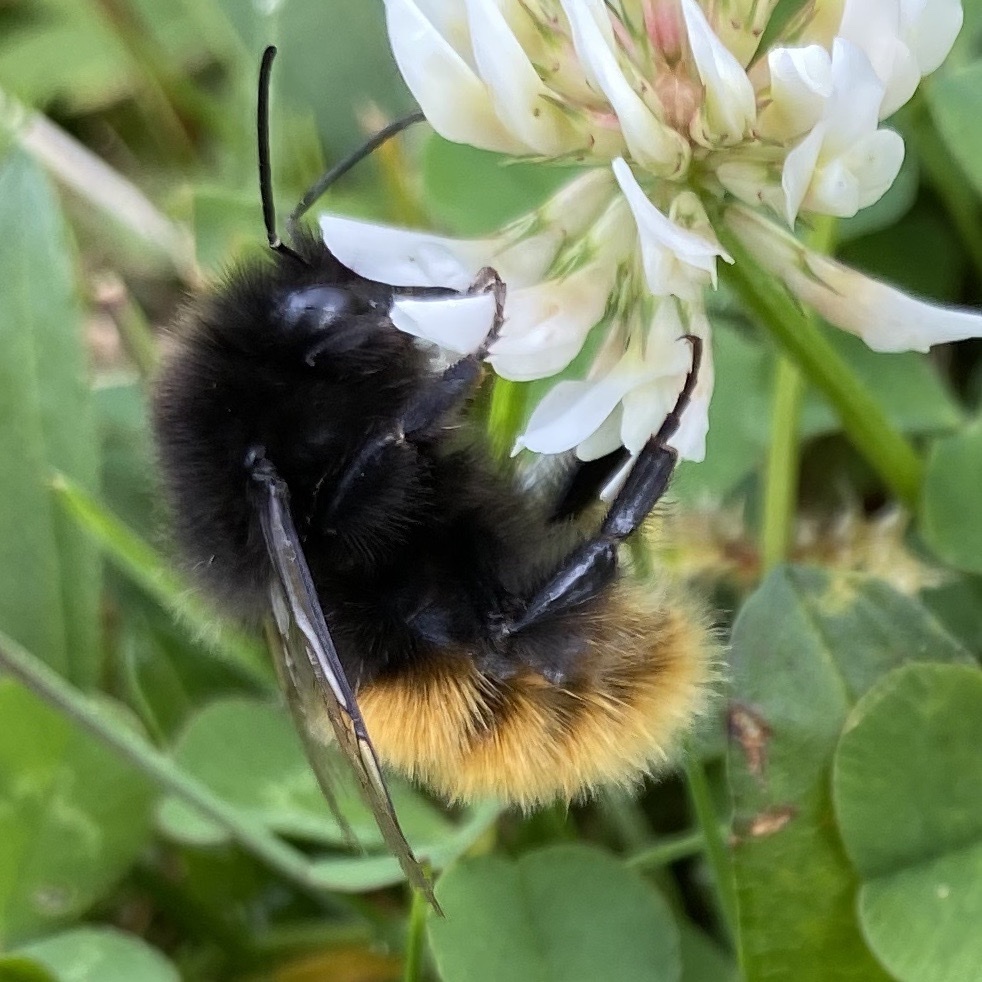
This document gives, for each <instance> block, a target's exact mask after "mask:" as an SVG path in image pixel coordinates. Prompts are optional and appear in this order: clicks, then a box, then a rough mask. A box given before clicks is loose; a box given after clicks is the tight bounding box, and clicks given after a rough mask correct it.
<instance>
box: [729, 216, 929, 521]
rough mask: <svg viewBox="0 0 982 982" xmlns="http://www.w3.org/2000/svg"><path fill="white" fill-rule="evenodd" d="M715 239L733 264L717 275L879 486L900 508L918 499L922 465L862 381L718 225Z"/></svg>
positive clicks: (802, 312)
mask: <svg viewBox="0 0 982 982" xmlns="http://www.w3.org/2000/svg"><path fill="white" fill-rule="evenodd" d="M718 231H719V238H720V241H721V242H722V244H723V246H724V248H725V249H726V250H727V251H728V252H729V253H730V255H731V256H733V258H734V260H735V262H734V263H732V264H730V263H720V275H721V277H722V278H723V279H724V280H725V282H726V283H727V285H728V286H729V287H730V288H731V289H732V290H733V291H734V292H735V293H736V294H737V296H739V298H740V299H741V300H742V301H743V303H744V306H745V307H746V309H747V310H748V311H749V312H750V313H752V314H753V315H754V316H755V317H756V318H757V319H758V320H759V321H760V322H761V323H762V324H763V325H764V326H765V327H766V328H767V329H768V330H769V331H770V332H771V334H772V335H773V336H774V337H775V339H776V340H777V341H778V343H779V344H780V345H781V347H782V348H783V350H784V352H785V353H786V354H787V355H788V357H789V358H790V359H791V360H792V361H793V362H794V363H795V364H796V365H797V366H798V368H799V369H800V370H801V372H802V373H803V374H804V376H805V378H807V380H808V381H809V382H811V383H812V384H813V385H814V386H815V387H816V388H817V389H819V391H821V392H822V393H823V394H824V395H825V397H826V398H827V399H828V401H829V402H830V403H831V405H832V407H833V408H834V409H835V411H836V413H837V414H838V416H839V419H840V420H841V421H842V426H843V428H844V429H845V432H846V435H847V436H848V437H849V439H850V440H851V441H852V443H853V445H854V446H855V447H856V448H857V449H858V450H859V452H860V453H861V454H862V455H863V456H864V457H865V458H866V460H868V461H869V463H870V464H871V466H872V467H873V468H874V469H875V470H876V472H877V473H878V474H879V475H880V477H881V478H882V479H883V481H884V483H885V484H886V485H887V486H888V487H889V488H890V489H891V490H892V491H893V493H894V494H895V495H896V496H897V497H898V498H899V499H900V500H901V501H902V502H903V503H904V504H905V505H908V506H910V507H913V506H914V505H916V504H917V501H918V499H919V497H920V489H921V484H922V482H923V479H924V462H923V461H922V460H921V458H920V457H919V456H918V454H917V451H916V450H915V449H914V447H913V446H912V445H911V443H910V442H909V441H908V440H907V439H906V438H905V437H904V436H903V434H902V433H900V432H899V431H898V430H896V429H895V428H894V426H893V425H892V424H891V423H890V421H889V419H887V417H886V415H885V414H884V412H883V409H882V408H881V407H880V405H879V403H878V402H877V401H876V400H875V399H874V398H873V397H872V396H871V395H870V394H869V391H868V389H867V388H866V387H865V386H864V385H863V382H862V381H861V380H860V379H859V378H858V377H857V376H856V374H855V372H853V371H852V369H851V368H850V367H849V365H848V363H847V362H846V361H844V360H843V358H842V357H841V356H840V355H839V353H838V352H837V351H836V350H835V348H833V347H832V345H831V344H830V343H829V342H828V341H827V340H826V338H825V337H824V336H823V335H822V332H821V330H820V329H819V327H818V325H817V324H815V323H813V322H812V320H811V318H810V316H809V315H808V314H807V313H805V312H804V311H803V310H802V309H801V307H800V306H798V304H797V303H796V301H795V300H794V299H793V298H792V297H791V295H790V294H788V293H787V292H786V291H785V290H784V289H783V287H782V286H781V285H780V284H779V283H778V282H777V281H776V280H775V278H774V277H773V276H771V275H770V274H768V273H767V272H766V271H765V270H763V269H762V268H761V267H760V266H759V265H758V264H757V263H756V262H755V261H754V258H753V256H752V255H751V254H750V252H748V250H747V249H746V248H745V247H744V246H743V244H742V243H741V242H740V240H739V239H738V238H737V237H736V236H735V235H733V234H732V233H731V232H730V231H729V230H728V229H726V228H725V226H723V225H722V223H720V228H719V229H718Z"/></svg>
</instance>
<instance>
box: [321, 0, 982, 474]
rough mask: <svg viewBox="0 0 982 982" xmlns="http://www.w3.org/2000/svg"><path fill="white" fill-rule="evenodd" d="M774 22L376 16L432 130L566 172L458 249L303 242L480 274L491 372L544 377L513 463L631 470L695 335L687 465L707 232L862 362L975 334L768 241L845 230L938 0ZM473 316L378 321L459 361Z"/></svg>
mask: <svg viewBox="0 0 982 982" xmlns="http://www.w3.org/2000/svg"><path fill="white" fill-rule="evenodd" d="M777 5H778V0H385V11H386V19H387V25H388V31H389V37H390V40H391V44H392V50H393V52H394V54H395V57H396V61H397V63H398V65H399V68H400V70H401V71H402V74H403V77H404V78H405V80H406V82H407V84H408V85H409V88H410V89H411V90H412V92H413V95H414V96H415V97H416V99H417V101H418V102H419V105H420V106H421V108H422V109H423V111H424V112H425V114H426V116H427V118H428V119H429V121H430V122H431V123H432V125H433V127H434V128H435V129H436V130H437V132H439V133H440V134H441V135H442V136H444V137H445V138H446V139H449V140H452V141H456V142H461V143H467V144H471V145H473V146H476V147H481V148H484V149H487V150H493V151H497V152H500V153H504V154H510V155H512V156H517V157H522V158H527V159H542V160H544V161H554V162H556V163H561V164H563V163H564V164H569V163H575V164H579V165H581V166H584V167H586V168H588V169H586V170H585V171H584V172H582V173H580V174H578V175H577V176H575V177H574V178H572V180H571V181H570V182H569V183H568V184H567V185H566V186H565V187H564V188H562V189H561V190H560V191H559V192H558V194H556V195H555V196H554V197H553V198H552V199H551V200H550V201H548V202H547V203H546V204H545V205H543V206H542V207H541V208H540V209H538V210H537V211H535V212H533V213H531V214H530V215H526V216H524V217H523V218H522V219H520V220H518V221H517V222H514V223H512V224H510V225H509V226H507V227H506V228H503V229H501V230H500V231H499V232H498V233H496V234H495V235H492V236H490V237H487V238H482V239H470V240H464V239H450V238H444V237H440V236H436V235H432V234H429V233H423V232H418V231H410V230H405V229H391V228H386V227H383V226H378V225H373V224H370V223H365V222H356V221H353V220H351V219H346V218H341V217H339V216H334V215H329V216H326V217H325V218H324V219H323V221H322V230H323V233H324V237H325V240H326V242H327V244H328V246H329V247H330V248H331V250H332V251H333V252H334V253H335V255H336V256H337V257H338V258H339V259H340V260H341V261H342V262H343V263H345V264H346V265H348V266H349V267H350V268H352V269H354V270H355V271H356V272H358V273H361V274H362V275H365V276H368V277H371V278H373V279H376V280H380V281H383V282H387V283H392V284H395V285H402V286H445V287H451V288H454V289H456V290H466V288H467V286H468V284H469V283H470V282H471V281H472V279H473V277H474V275H475V273H476V272H477V270H479V269H480V268H481V267H483V266H493V267H494V268H495V269H497V270H498V272H499V274H500V275H501V277H502V278H503V279H504V281H505V282H506V284H507V286H508V297H507V302H506V310H505V323H504V327H503V330H502V332H501V336H500V338H499V340H498V341H497V342H496V343H495V345H494V346H493V347H492V349H491V352H490V360H491V363H492V365H493V366H494V368H495V370H496V371H497V372H498V374H500V375H502V376H503V377H505V378H509V379H513V380H517V381H530V380H533V379H542V378H550V377H553V376H560V375H561V373H562V375H561V377H558V378H557V381H556V383H555V384H554V385H553V386H552V388H551V389H550V390H549V391H548V392H547V393H546V395H545V396H544V398H542V400H541V401H540V403H539V404H538V405H537V406H536V407H535V408H534V410H533V411H532V413H531V416H530V418H529V420H528V423H527V426H526V429H525V431H524V432H523V433H522V434H521V435H520V436H519V439H518V444H517V448H527V449H529V450H533V451H536V452H539V453H557V452H561V451H565V450H568V449H570V448H573V447H575V448H576V450H577V452H578V454H579V455H580V457H581V458H583V459H590V458H593V457H598V456H601V455H603V454H605V453H607V452H608V451H610V450H612V449H615V448H616V447H618V446H624V447H627V448H628V449H629V450H630V451H632V453H636V452H637V451H638V450H639V449H640V448H641V447H642V446H643V445H644V443H645V441H646V440H647V439H648V438H649V437H650V436H651V434H652V433H653V432H654V431H656V430H657V429H658V427H659V426H660V424H661V422H662V420H663V419H664V417H665V414H666V413H667V412H668V411H669V410H670V409H671V407H672V406H673V404H674V402H675V400H676V398H677V395H678V392H679V390H680V388H681V385H682V383H683V381H684V378H685V375H686V372H687V371H688V368H689V365H690V359H691V352H690V350H689V345H687V344H686V343H684V341H682V340H681V339H682V338H683V336H684V335H686V334H696V335H699V336H700V337H702V338H704V339H705V341H706V342H707V344H706V345H705V348H706V351H707V357H706V359H705V361H704V364H703V368H702V371H701V373H700V376H699V379H698V385H697V388H696V392H695V395H694V398H693V399H692V402H691V404H690V406H689V408H688V410H687V411H686V413H685V414H684V417H683V420H682V426H681V428H680V429H679V431H678V433H677V434H676V435H675V437H674V439H673V444H674V445H675V447H676V448H677V449H678V451H679V453H680V455H681V456H682V457H685V458H688V459H693V460H698V459H701V457H702V455H703V453H704V446H705V435H706V429H707V425H708V423H707V412H708V406H709V401H710V398H711V395H712V386H713V368H712V360H711V352H709V344H708V341H709V335H710V331H709V323H708V320H707V318H706V313H705V308H704V301H703V298H704V294H705V291H706V289H707V288H712V287H715V285H716V276H717V266H716V263H717V260H720V259H721V260H723V261H724V262H732V259H731V258H730V256H728V255H727V253H726V252H725V250H724V249H723V248H722V246H721V245H720V242H719V238H718V237H717V231H718V230H721V229H722V228H723V226H724V225H725V227H726V228H727V230H728V232H729V233H731V234H734V235H736V236H737V238H738V239H739V240H740V241H741V242H742V243H743V244H744V245H745V246H747V247H749V249H750V250H751V251H752V253H753V254H754V256H755V257H756V258H757V260H758V261H759V263H760V264H761V266H762V267H763V268H765V269H767V270H768V271H770V273H771V274H773V275H774V276H775V277H777V278H779V279H780V280H781V281H782V282H783V283H784V284H785V286H786V287H787V289H789V290H790V291H792V293H794V294H795V295H796V296H797V297H799V298H800V299H801V300H802V301H803V302H805V303H807V304H810V305H812V306H813V307H814V308H815V309H816V310H818V311H819V312H820V313H821V314H822V315H823V316H825V317H826V318H828V319H829V320H830V321H831V322H832V323H833V324H836V325H838V326H839V327H841V328H843V329H845V330H848V331H851V332H853V333H855V334H858V335H859V336H860V337H862V338H863V339H864V340H865V341H866V342H867V343H868V344H869V345H870V346H871V347H873V348H874V349H876V350H881V351H886V350H889V351H897V350H904V349H917V350H924V349H926V348H927V347H929V346H930V345H931V344H936V343H940V342H943V341H950V340H953V339H957V338H964V337H970V336H976V335H979V334H982V317H979V316H978V315H976V314H972V313H968V312H965V311H953V310H950V309H945V308H940V307H933V306H931V305H928V304H924V303H921V302H920V301H914V300H911V299H910V298H907V297H904V296H903V295H902V294H901V293H899V292H898V291H896V290H893V289H892V288H890V287H887V286H885V285H884V284H879V283H875V282H874V281H872V280H869V279H868V278H866V277H863V276H861V275H860V274H859V273H856V272H853V271H851V270H848V269H847V268H846V267H844V266H842V265H841V264H839V263H836V262H833V261H832V260H829V259H827V258H824V257H821V256H818V255H816V254H814V253H811V252H809V251H808V250H806V249H805V248H804V247H803V246H802V245H801V244H800V243H799V242H798V241H797V240H796V239H795V238H794V236H793V235H792V234H791V233H790V232H789V231H787V228H788V226H789V225H790V226H792V227H793V226H794V224H795V222H796V220H797V219H799V218H800V217H802V216H807V215H809V214H824V215H833V216H851V215H854V214H855V213H856V212H857V211H858V210H860V209H861V208H864V207H866V206H867V205H870V204H872V203H873V202H875V201H876V200H877V199H878V198H880V196H881V195H882V194H883V193H884V192H885V191H886V190H887V189H888V188H889V187H890V185H891V184H892V182H893V180H894V179H895V177H896V176H897V173H898V171H899V169H900V165H901V163H902V161H903V156H904V144H903V140H902V138H901V137H900V136H899V135H898V134H897V133H895V132H894V131H892V130H890V129H888V128H884V127H882V126H881V121H882V120H883V119H885V118H886V117H887V116H888V115H890V113H892V112H893V111H894V110H896V109H897V108H898V107H899V106H901V105H902V104H903V103H904V102H906V101H907V100H908V99H909V98H910V96H911V95H912V94H913V92H914V90H915V88H916V86H917V83H918V82H919V80H920V78H921V77H922V76H923V75H924V74H927V73H928V72H931V71H933V70H934V69H935V68H937V67H938V65H940V64H941V62H942V61H943V59H944V57H945V56H946V55H947V53H948V51H949V50H950V48H951V46H952V44H953V43H954V39H955V36H956V35H957V33H958V30H959V28H960V26H961V20H962V9H961V3H960V0H810V2H808V3H805V4H801V5H799V7H798V9H797V11H796V12H795V13H794V15H793V16H791V18H790V19H787V20H786V22H785V23H784V24H783V26H782V28H781V29H780V30H779V31H777V32H771V33H770V34H766V35H765V32H766V30H767V29H768V27H769V26H770V19H771V15H772V14H773V12H774V10H775V8H776V7H777ZM762 36H767V37H769V38H770V41H769V45H768V47H767V48H766V49H764V48H762V47H761V45H760V40H761V37H762ZM782 225H783V227H782ZM487 317H488V301H487V298H485V297H478V296H463V297H459V298H456V299H453V300H448V301H442V300H419V299H413V298H410V297H407V298H404V299H400V300H398V301H397V303H396V305H395V308H394V312H393V319H394V320H395V322H396V323H397V325H398V326H400V327H401V328H403V329H404V330H407V331H409V332H410V333H412V334H415V335H417V336H419V337H422V338H425V339H427V340H430V341H433V342H435V343H437V344H440V345H441V346H443V347H445V348H447V349H450V350H452V351H458V352H463V351H468V350H474V349H475V348H476V347H477V345H478V344H479V343H480V341H481V338H482V337H483V331H484V330H486V325H487ZM586 352H591V353H592V354H590V355H589V356H587V355H586ZM581 355H582V357H578V356H581ZM571 366H572V367H571Z"/></svg>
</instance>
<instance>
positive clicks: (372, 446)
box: [323, 269, 504, 522]
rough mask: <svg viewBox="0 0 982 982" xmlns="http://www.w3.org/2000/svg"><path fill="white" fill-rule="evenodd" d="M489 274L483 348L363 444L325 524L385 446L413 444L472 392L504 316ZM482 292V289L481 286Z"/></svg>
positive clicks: (500, 293)
mask: <svg viewBox="0 0 982 982" xmlns="http://www.w3.org/2000/svg"><path fill="white" fill-rule="evenodd" d="M484 272H488V273H490V274H492V276H493V279H492V280H491V286H490V289H491V291H492V292H493V293H494V296H495V307H496V312H495V319H494V323H493V324H492V327H491V331H490V332H489V334H488V338H489V339H490V340H486V341H485V344H484V346H483V347H482V348H481V349H479V350H478V351H477V352H475V353H474V354H472V355H466V356H465V357H463V358H461V359H460V360H459V361H455V362H454V363H453V364H452V365H450V366H449V367H448V368H447V369H446V370H445V371H443V372H442V373H441V375H440V377H439V378H437V379H435V380H433V381H432V382H430V383H428V384H427V385H424V386H423V387H422V388H421V389H420V390H419V392H418V393H417V394H416V395H415V396H414V397H413V398H412V400H411V401H410V402H409V403H408V404H407V405H406V406H404V407H403V409H402V412H401V413H400V414H399V416H398V417H397V418H396V419H395V420H394V421H393V422H392V423H391V424H390V425H389V426H387V427H386V428H385V429H384V430H383V431H382V432H380V433H376V434H375V435H374V436H372V437H370V438H369V439H368V440H366V441H365V443H364V444H363V445H362V447H361V449H360V450H359V451H358V453H357V454H356V455H355V456H354V458H353V459H352V461H351V463H350V464H349V465H348V466H347V468H346V469H345V472H344V473H343V474H342V475H341V477H340V480H339V481H338V483H337V485H336V487H335V491H334V497H333V499H332V500H331V502H330V504H329V505H328V506H327V508H326V510H325V512H324V519H323V520H324V521H328V522H329V521H330V520H331V518H332V517H333V516H334V514H335V513H336V512H337V510H338V509H339V507H340V506H341V504H342V503H343V502H344V499H345V497H346V496H347V495H348V494H349V493H350V492H351V490H352V488H354V487H355V486H356V485H357V483H358V478H359V477H360V476H361V475H362V474H364V473H365V471H366V470H367V469H368V468H369V467H370V466H371V465H372V464H373V463H374V462H375V461H376V460H377V459H378V457H379V455H380V454H381V453H382V452H383V450H385V448H386V447H388V446H391V445H393V444H400V443H407V442H409V443H412V442H413V440H416V439H420V438H421V437H423V436H425V435H426V434H427V433H428V432H430V431H431V430H432V429H433V427H434V426H436V425H437V424H438V423H439V422H440V420H441V418H442V417H443V416H445V415H446V414H447V413H448V412H450V410H452V409H453V408H454V407H455V406H458V405H459V404H460V403H461V402H462V401H463V400H464V399H466V398H467V396H468V395H469V394H470V392H471V391H472V390H473V389H474V386H475V385H476V384H477V382H478V380H479V379H480V377H481V372H482V371H483V360H484V357H485V355H486V347H487V346H488V345H490V344H492V343H493V341H494V339H495V338H496V337H497V336H498V334H497V332H498V330H500V328H501V321H502V319H503V317H504V313H503V310H504V284H503V283H502V282H501V280H500V278H499V277H498V274H497V273H495V272H494V270H491V269H489V270H487V271H484V270H482V273H484ZM482 289H483V287H482Z"/></svg>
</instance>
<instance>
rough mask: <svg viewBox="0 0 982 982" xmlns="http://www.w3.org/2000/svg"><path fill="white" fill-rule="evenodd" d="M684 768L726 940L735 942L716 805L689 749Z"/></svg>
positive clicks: (728, 868) (732, 889) (734, 913)
mask: <svg viewBox="0 0 982 982" xmlns="http://www.w3.org/2000/svg"><path fill="white" fill-rule="evenodd" d="M684 767H685V779H686V786H687V788H688V791H689V800H690V802H691V804H692V810H693V812H694V813H695V816H696V821H697V823H698V825H699V829H700V831H701V833H702V839H703V844H704V846H705V850H706V859H707V860H708V861H709V865H710V867H711V868H712V871H713V878H714V880H715V881H716V891H717V893H718V895H719V905H720V911H721V913H722V915H723V921H724V922H725V924H726V928H727V930H728V932H729V935H730V937H731V938H734V939H735V938H736V937H737V936H738V935H737V926H738V908H737V896H736V883H735V882H734V879H733V866H732V864H731V862H730V854H729V852H728V851H727V847H726V841H725V838H724V831H723V828H722V827H721V825H720V820H719V815H718V814H717V813H716V806H715V805H714V804H713V798H712V794H711V793H710V790H709V781H708V780H707V779H706V771H705V769H704V768H703V765H702V761H701V760H700V759H699V758H698V757H697V756H696V755H695V754H694V753H693V751H692V749H691V748H690V749H689V752H688V753H687V754H686V755H685V764H684Z"/></svg>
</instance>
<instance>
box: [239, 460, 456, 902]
mask: <svg viewBox="0 0 982 982" xmlns="http://www.w3.org/2000/svg"><path fill="white" fill-rule="evenodd" d="M253 480H254V483H255V487H256V502H257V507H258V513H259V519H260V523H261V525H262V529H263V535H264V536H265V539H266V546H267V549H268V550H269V555H270V559H271V560H272V563H273V569H274V570H275V572H276V576H275V577H274V579H273V583H272V586H271V588H270V594H271V600H272V604H273V617H274V620H275V625H276V634H277V635H278V640H279V642H280V645H279V647H280V654H281V656H282V665H281V667H280V675H281V680H282V682H283V686H284V689H285V691H286V694H287V701H288V702H289V704H290V708H291V710H292V711H293V713H294V716H295V717H296V721H297V724H298V727H299V729H300V732H301V736H302V737H303V739H304V743H305V746H306V749H307V754H308V757H309V758H310V763H311V766H312V767H313V769H314V773H315V774H316V775H317V778H318V780H319V782H320V784H321V787H322V788H323V790H324V794H325V797H326V798H327V800H328V804H329V805H330V806H331V809H332V811H334V813H335V815H338V809H337V806H336V803H335V800H334V795H333V792H332V789H331V784H330V777H329V773H328V769H327V766H326V762H325V759H324V755H323V753H322V752H319V747H318V744H317V741H316V739H315V736H314V734H316V732H317V730H318V725H319V724H320V723H321V721H322V720H323V718H324V716H325V715H326V716H327V719H328V720H329V721H330V725H331V730H332V731H333V733H334V738H335V739H336V740H337V744H338V746H339V747H340V748H341V751H342V753H343V754H344V756H345V758H346V759H347V760H348V762H349V763H350V764H351V768H352V770H353V771H354V774H355V777H356V778H357V783H358V786H359V788H360V790H361V793H362V795H363V797H364V798H365V801H366V803H367V804H368V806H369V808H371V810H372V814H373V815H374V816H375V821H376V822H377V823H378V827H379V830H380V831H381V833H382V838H383V839H384V840H385V844H386V845H387V846H388V847H389V849H390V850H391V851H392V853H393V854H394V855H395V857H396V858H397V859H398V860H399V865H400V866H401V867H402V870H403V872H404V873H405V874H406V878H407V879H408V880H409V882H410V883H411V884H412V885H413V886H415V887H416V888H417V889H419V890H421V891H422V892H423V894H424V895H425V897H426V899H427V900H428V901H429V902H430V904H431V905H432V906H433V907H434V908H435V909H436V910H437V911H439V909H440V907H439V904H438V903H437V902H436V898H435V897H434V896H433V886H432V884H431V883H430V881H429V879H428V878H427V876H426V874H425V873H424V872H423V869H422V867H421V866H420V865H419V863H418V862H417V860H416V857H415V856H414V855H413V851H412V849H411V847H410V845H409V843H408V842H407V841H406V837H405V835H404V834H403V832H402V829H401V828H400V827H399V820H398V819H397V818H396V814H395V809H394V808H393V807H392V799H391V798H390V797H389V792H388V789H387V788H386V786H385V779H384V778H383V777H382V771H381V768H380V766H379V761H378V756H377V755H376V753H375V748H374V747H373V746H372V741H371V740H370V739H369V736H368V731H367V730H366V729H365V722H364V720H363V719H362V716H361V712H360V711H359V709H358V703H357V702H356V701H355V697H354V693H353V692H352V691H351V686H350V685H349V684H348V680H347V679H346V678H345V675H344V669H343V668H342V667H341V661H340V659H339V658H338V653H337V649H336V648H335V647H334V642H333V640H332V639H331V634H330V631H329V630H328V627H327V622H326V621H325V619H324V613H323V611H322V610H321V606H320V603H319V601H318V599H317V594H316V592H315V591H314V585H313V581H312V580H311V577H310V569H309V568H308V566H307V560H306V559H305V558H304V554H303V550H302V549H301V547H300V540H299V537H298V536H297V531H296V528H295V527H294V525H293V519H292V518H291V515H290V507H289V492H288V490H287V487H286V484H285V483H284V482H283V480H282V479H281V478H279V477H278V476H277V474H276V472H275V470H274V469H273V466H272V465H271V464H270V463H269V462H268V461H267V460H265V459H259V460H258V461H257V462H255V464H254V465H253ZM338 817H339V819H340V822H341V825H342V828H344V829H345V831H346V833H347V834H348V835H349V837H350V829H348V828H347V823H346V822H345V821H344V819H343V818H342V817H341V816H339V815H338Z"/></svg>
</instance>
